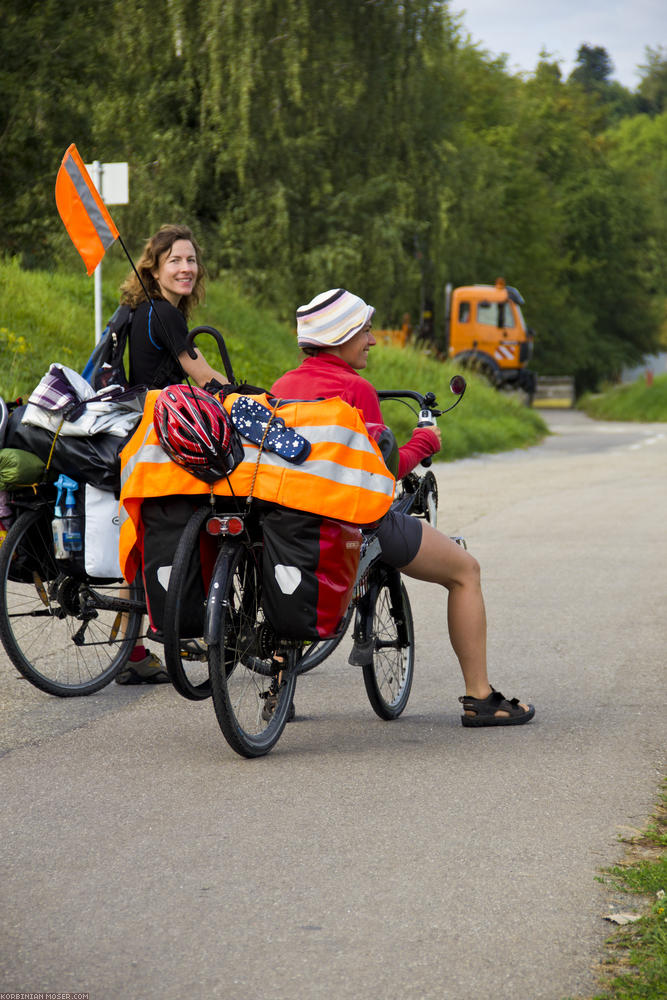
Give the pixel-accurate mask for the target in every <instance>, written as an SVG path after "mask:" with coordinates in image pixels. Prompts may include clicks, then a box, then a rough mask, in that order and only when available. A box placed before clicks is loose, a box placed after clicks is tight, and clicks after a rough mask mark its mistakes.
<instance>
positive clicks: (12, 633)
mask: <svg viewBox="0 0 667 1000" xmlns="http://www.w3.org/2000/svg"><path fill="white" fill-rule="evenodd" d="M50 518H51V511H50V508H48V507H40V508H36V509H34V510H27V511H24V513H23V514H21V515H20V516H19V517H18V518H17V520H16V521H15V522H14V524H12V526H11V527H10V529H9V531H8V532H7V537H6V538H5V540H4V542H3V544H2V547H0V639H1V640H2V644H3V646H4V648H5V651H6V653H7V655H8V656H9V658H10V660H11V661H12V663H13V664H14V666H15V667H16V669H17V670H18V671H19V672H20V673H21V674H23V676H24V677H25V678H26V679H27V680H29V681H30V682H31V684H34V685H35V687H38V688H40V690H42V691H46V692H47V694H53V695H57V696H58V697H61V698H69V697H74V696H77V695H87V694H93V693H94V692H95V691H99V690H100V688H103V687H104V686H105V685H106V684H108V683H109V682H110V681H111V680H113V678H114V677H115V676H116V674H117V673H118V671H119V670H120V669H121V668H122V667H123V666H124V665H125V663H126V661H127V659H128V657H129V655H130V653H131V652H132V650H133V648H134V646H135V644H136V641H137V637H138V635H139V627H140V623H141V609H142V608H143V591H142V589H141V588H140V587H139V586H138V585H137V586H134V585H133V586H132V587H129V588H128V586H127V584H124V583H120V582H118V583H113V582H112V583H109V584H93V583H89V582H86V581H81V580H80V579H77V578H75V577H73V576H68V575H67V572H66V571H63V569H62V568H61V567H62V563H61V564H57V563H56V560H55V558H54V555H53V537H52V534H51V523H50ZM121 588H123V590H124V595H125V596H123V594H121Z"/></svg>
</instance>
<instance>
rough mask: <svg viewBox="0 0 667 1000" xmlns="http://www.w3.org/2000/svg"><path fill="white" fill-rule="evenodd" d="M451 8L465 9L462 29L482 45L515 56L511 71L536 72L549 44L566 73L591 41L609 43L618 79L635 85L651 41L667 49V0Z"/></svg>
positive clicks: (494, 1) (486, 1) (499, 0)
mask: <svg viewBox="0 0 667 1000" xmlns="http://www.w3.org/2000/svg"><path fill="white" fill-rule="evenodd" d="M450 10H451V12H452V13H453V14H459V13H463V20H462V21H461V22H460V23H461V29H462V32H463V34H464V35H465V34H469V35H470V37H471V40H472V41H473V42H476V43H479V47H480V48H481V49H483V50H486V51H488V52H490V53H491V54H492V55H494V56H495V55H500V54H501V53H506V54H507V55H508V56H509V60H508V64H507V65H508V69H509V70H510V71H511V72H520V71H522V70H523V71H526V72H529V73H532V72H533V71H534V70H535V67H536V66H537V63H538V61H539V54H540V50H541V49H542V48H545V49H547V51H548V52H549V53H550V54H551V55H552V56H553V57H554V60H557V61H558V62H559V63H560V68H561V72H562V73H563V77H564V78H565V77H567V76H568V75H569V73H570V72H571V70H572V68H573V66H574V61H575V59H576V55H577V49H578V48H579V46H580V45H582V44H583V43H588V44H589V45H593V46H597V45H600V46H602V47H603V48H605V49H606V50H607V54H608V55H609V57H610V59H611V61H612V63H613V64H614V73H613V75H612V78H613V79H614V80H618V81H619V83H622V84H623V85H624V86H625V87H629V88H630V90H635V88H636V87H637V84H638V83H639V75H638V73H637V71H636V66H638V65H639V64H643V63H645V48H646V46H647V45H650V46H651V48H652V49H657V48H658V47H659V46H662V47H663V50H667V2H666V0H543V3H540V2H539V0H451V3H450ZM666 55H667V52H666ZM552 61H553V60H552Z"/></svg>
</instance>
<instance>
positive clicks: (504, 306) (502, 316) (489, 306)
mask: <svg viewBox="0 0 667 1000" xmlns="http://www.w3.org/2000/svg"><path fill="white" fill-rule="evenodd" d="M477 322H478V323H481V324H482V325H483V326H495V327H501V326H502V327H503V328H505V329H508V330H513V329H514V327H515V326H516V322H515V319H514V312H513V311H512V306H511V305H510V303H509V302H480V303H479V304H478V306H477Z"/></svg>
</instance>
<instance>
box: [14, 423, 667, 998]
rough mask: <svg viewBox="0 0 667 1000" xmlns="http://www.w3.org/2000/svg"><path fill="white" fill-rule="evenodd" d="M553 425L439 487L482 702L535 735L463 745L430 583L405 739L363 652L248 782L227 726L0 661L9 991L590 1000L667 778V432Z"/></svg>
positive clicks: (169, 695) (450, 660)
mask: <svg viewBox="0 0 667 1000" xmlns="http://www.w3.org/2000/svg"><path fill="white" fill-rule="evenodd" d="M545 415H546V417H547V419H548V420H549V422H550V423H551V424H552V426H553V430H554V431H555V433H554V435H553V436H552V437H550V438H549V439H548V440H546V441H545V442H544V443H543V444H542V445H539V446H538V447H535V448H532V449H529V450H526V451H520V452H512V453H510V454H504V455H499V456H491V457H489V456H486V457H480V458H478V459H470V460H466V461H463V462H458V463H455V464H453V465H447V466H440V467H438V466H436V467H435V468H436V471H437V475H438V479H439V487H440V500H441V527H442V528H443V530H446V531H447V532H448V533H450V534H454V533H462V534H464V535H465V536H466V537H467V539H468V543H469V548H470V549H471V551H472V552H474V553H475V555H476V556H477V557H478V558H479V560H480V562H481V564H482V567H483V584H484V591H485V597H486V603H487V613H488V618H489V658H490V664H491V668H490V675H491V681H492V683H493V684H494V685H495V686H496V687H497V688H500V689H501V690H503V691H504V693H505V694H506V695H507V696H509V697H512V696H514V695H518V696H520V697H521V698H522V699H523V700H530V701H532V702H534V703H535V705H536V707H537V715H536V718H535V720H534V722H533V723H531V724H530V725H528V726H525V727H517V728H500V729H495V730H483V731H479V732H478V731H475V730H468V729H464V728H463V727H462V726H461V725H460V722H459V714H460V711H459V710H460V706H459V704H458V702H457V697H458V695H459V694H461V693H462V686H461V682H460V677H459V673H458V667H457V665H456V662H455V660H454V657H453V654H452V652H451V649H450V647H449V644H448V640H447V633H446V626H445V604H444V599H443V595H442V594H441V593H439V592H436V588H434V587H428V586H426V585H422V584H414V583H412V582H409V591H410V594H411V597H412V603H413V610H414V614H415V626H416V635H417V654H418V658H417V671H416V677H415V683H414V687H413V693H412V697H411V700H410V704H409V706H408V708H407V710H406V712H405V714H404V716H403V717H402V718H401V719H400V720H399V721H397V722H394V723H383V722H381V721H380V720H379V719H377V718H376V717H375V716H374V714H373V713H372V711H371V709H370V706H369V705H368V703H367V700H366V696H365V692H364V688H363V682H362V679H361V676H360V674H359V672H358V670H357V669H356V668H352V667H350V666H348V665H347V662H346V660H347V653H348V651H349V643H348V642H347V641H346V642H344V643H343V646H342V647H341V651H340V653H337V654H336V655H335V656H334V657H332V659H331V660H330V661H329V662H328V663H327V664H326V665H324V666H322V667H320V668H318V669H317V670H315V671H313V673H312V674H310V675H307V676H306V677H304V678H302V679H301V680H300V682H299V685H298V687H297V693H296V706H297V716H298V718H297V721H295V722H294V723H292V724H290V725H289V726H288V728H287V730H286V732H285V734H284V736H283V738H282V740H281V742H280V743H279V744H278V746H277V747H276V749H275V750H274V751H273V752H272V753H271V754H270V755H269V756H268V757H266V758H263V759H261V760H257V761H245V760H242V759H240V758H239V757H237V756H236V755H235V754H234V753H233V752H232V751H231V750H230V749H229V748H228V746H227V744H226V743H225V741H224V739H223V737H222V735H221V733H220V731H219V729H218V727H217V724H216V721H215V716H214V713H213V709H212V705H211V703H210V702H203V703H197V704H194V703H189V702H185V701H184V700H182V699H180V698H179V696H178V695H177V694H175V692H173V691H172V689H171V688H167V687H159V688H152V689H138V688H130V689H124V688H119V687H118V686H117V685H114V684H112V685H110V687H108V688H106V689H105V690H104V691H102V692H100V693H99V694H98V695H95V696H92V697H90V698H84V699H76V700H59V699H55V698H50V697H49V696H47V695H43V694H41V693H40V692H39V691H36V690H35V689H33V688H31V686H30V685H29V684H28V683H27V682H26V681H23V680H20V679H18V678H17V675H16V674H15V673H14V671H13V669H12V668H11V666H10V665H9V664H8V663H7V662H6V658H5V657H4V655H3V657H2V661H1V663H2V665H1V666H0V706H1V707H2V713H3V725H2V731H1V733H0V741H1V742H0V753H2V754H3V756H2V757H1V759H0V781H1V782H2V802H3V807H2V812H1V814H0V844H1V845H2V848H1V857H2V865H1V871H2V875H1V878H0V893H1V898H2V907H1V909H0V992H1V991H18V990H19V989H21V990H24V991H30V992H38V991H65V990H71V991H80V992H86V993H89V995H90V998H91V1000H118V998H121V1000H125V998H141V1000H144V998H145V1000H176V998H179V1000H180V998H186V997H193V998H197V1000H199V998H209V997H215V998H224V1000H241V998H243V1000H292V998H294V1000H315V998H318V1000H319V998H325V997H326V998H333V1000H357V998H364V1000H399V998H400V1000H417V998H419V1000H472V998H475V1000H505V998H507V1000H509V998H512V1000H517V998H519V1000H538V998H546V1000H563V998H565V997H579V996H585V995H587V994H590V993H591V992H593V991H594V987H595V980H594V966H595V963H596V961H597V960H598V959H599V958H600V957H601V950H602V944H603V941H604V939H605V937H606V936H607V935H608V934H609V933H610V929H611V925H610V924H609V923H607V922H605V921H604V919H603V917H604V914H605V913H607V912H609V909H610V908H611V907H612V906H613V905H614V903H617V904H618V905H621V904H623V905H626V902H625V901H623V900H621V899H616V898H615V897H614V896H613V895H610V892H609V890H608V889H606V888H605V887H604V886H602V885H601V884H600V883H599V882H598V881H596V875H597V873H598V870H599V869H600V867H602V866H604V865H607V864H610V863H613V862H614V861H616V860H617V859H619V858H620V856H621V853H622V847H621V845H620V843H619V835H620V834H623V833H626V832H627V831H628V828H636V827H640V826H641V825H642V824H643V823H644V822H645V820H646V818H647V817H648V815H649V813H650V811H651V809H652V807H653V804H654V802H655V800H656V796H657V791H658V788H659V784H660V779H661V775H663V774H664V773H665V736H666V735H667V712H666V711H665V683H664V664H665V593H667V543H666V542H665V531H664V520H665V511H666V510H667V474H666V469H667V462H666V460H667V424H655V425H620V424H597V423H594V422H592V421H589V420H587V419H586V418H585V417H583V416H582V415H580V414H577V413H573V412H570V411H550V412H546V413H545ZM443 425H444V426H443V430H444V431H445V432H446V423H445V421H443Z"/></svg>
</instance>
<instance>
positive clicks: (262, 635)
mask: <svg viewBox="0 0 667 1000" xmlns="http://www.w3.org/2000/svg"><path fill="white" fill-rule="evenodd" d="M211 586H212V589H213V588H215V591H216V593H217V594H219V598H218V599H216V601H215V602H214V603H213V605H212V607H211V610H210V614H211V615H218V616H220V618H219V621H217V622H212V627H211V628H210V629H209V632H208V633H207V634H208V636H209V669H210V674H211V689H212V693H213V705H214V708H215V714H216V717H217V720H218V724H219V726H220V729H221V730H222V732H223V735H224V737H225V739H226V740H227V742H228V743H229V745H230V747H231V748H232V749H233V750H235V751H236V753H238V754H239V755H240V756H242V757H247V758H254V757H261V756H263V755H264V754H266V753H268V752H269V751H270V750H271V749H272V748H273V747H274V746H275V745H276V743H277V742H278V740H279V739H280V736H281V734H282V732H283V730H284V728H285V725H286V723H287V720H288V715H289V711H290V708H291V705H292V699H293V697H294V688H295V686H296V676H297V675H296V665H297V661H298V656H299V651H298V650H297V649H294V648H291V649H289V650H287V652H286V664H285V667H284V669H283V670H282V671H281V673H280V674H278V673H277V671H276V667H275V665H274V663H273V661H272V656H271V649H270V647H271V646H272V638H271V637H272V630H271V629H270V627H269V626H268V624H267V623H266V622H265V620H264V615H263V613H262V609H261V568H260V565H258V561H257V559H256V557H255V553H254V552H253V550H252V549H251V547H250V546H249V545H247V544H246V543H245V542H242V541H241V542H227V543H225V544H224V545H223V547H222V549H221V550H220V553H219V555H218V560H217V562H216V567H215V569H214V571H213V581H212V584H211ZM271 701H273V705H271ZM270 706H271V710H269V707H270Z"/></svg>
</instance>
